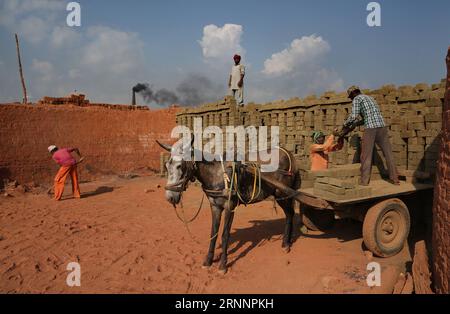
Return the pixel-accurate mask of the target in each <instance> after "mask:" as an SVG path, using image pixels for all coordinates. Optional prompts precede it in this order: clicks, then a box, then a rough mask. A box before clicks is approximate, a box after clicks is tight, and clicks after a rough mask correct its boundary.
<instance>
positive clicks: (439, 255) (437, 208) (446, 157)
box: [432, 47, 450, 294]
mask: <svg viewBox="0 0 450 314" xmlns="http://www.w3.org/2000/svg"><path fill="white" fill-rule="evenodd" d="M446 61H447V87H446V94H445V103H444V110H443V111H444V112H443V115H442V121H443V126H442V136H441V138H440V151H439V161H438V168H437V176H436V187H435V190H434V193H435V194H434V206H433V242H432V243H433V248H432V253H433V279H434V286H435V290H436V292H438V293H447V294H448V293H450V47H449V50H448V54H447V60H446Z"/></svg>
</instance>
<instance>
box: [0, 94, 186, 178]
mask: <svg viewBox="0 0 450 314" xmlns="http://www.w3.org/2000/svg"><path fill="white" fill-rule="evenodd" d="M43 100H44V102H40V103H39V104H37V105H22V104H4V105H0V126H1V127H0V156H1V157H0V183H3V180H5V179H9V180H17V181H18V182H20V183H24V184H26V183H30V182H35V183H39V184H41V183H44V182H45V183H48V184H51V183H52V180H53V177H54V175H55V174H56V171H57V169H58V166H57V165H56V164H55V162H54V161H52V160H51V156H50V155H49V154H48V152H47V147H48V146H49V145H51V144H55V145H57V146H59V147H78V148H79V149H80V151H81V152H82V153H83V154H84V155H85V156H86V160H85V162H84V163H83V164H82V165H81V166H80V167H79V169H80V177H81V178H80V179H81V180H89V179H95V178H98V177H100V176H102V175H107V174H126V173H130V172H134V171H149V172H151V171H157V172H159V166H160V152H161V149H160V147H159V146H158V145H157V144H156V143H155V140H156V139H161V140H163V141H169V140H170V132H171V131H172V128H173V127H174V126H175V125H176V123H175V113H176V111H177V109H176V108H170V109H164V110H148V107H143V108H139V107H132V106H125V105H107V104H104V105H103V104H89V103H85V102H83V103H82V105H80V103H79V102H78V101H76V102H75V105H74V104H70V102H67V98H61V99H60V100H62V101H64V102H62V104H58V105H54V104H48V103H45V98H44V99H43ZM49 100H51V101H55V99H54V98H51V99H50V98H49ZM56 100H58V99H56Z"/></svg>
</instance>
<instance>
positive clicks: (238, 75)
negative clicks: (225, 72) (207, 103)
mask: <svg viewBox="0 0 450 314" xmlns="http://www.w3.org/2000/svg"><path fill="white" fill-rule="evenodd" d="M233 60H234V65H233V67H232V68H231V73H230V78H229V79H228V88H229V90H230V91H229V92H230V95H231V96H233V97H234V99H236V102H237V104H238V105H239V106H243V105H244V76H245V67H244V65H242V64H240V63H241V56H240V55H237V54H236V55H234V57H233Z"/></svg>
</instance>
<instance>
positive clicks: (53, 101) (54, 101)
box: [37, 94, 149, 111]
mask: <svg viewBox="0 0 450 314" xmlns="http://www.w3.org/2000/svg"><path fill="white" fill-rule="evenodd" d="M85 97H86V96H85V95H83V94H72V95H70V96H69V97H48V96H45V97H43V98H42V99H41V100H39V101H38V102H37V104H38V105H41V106H42V105H44V106H45V105H74V106H80V107H93V106H95V107H103V108H108V109H115V110H125V111H126V110H149V107H147V106H131V105H112V104H104V103H91V102H89V100H88V99H86V98H85Z"/></svg>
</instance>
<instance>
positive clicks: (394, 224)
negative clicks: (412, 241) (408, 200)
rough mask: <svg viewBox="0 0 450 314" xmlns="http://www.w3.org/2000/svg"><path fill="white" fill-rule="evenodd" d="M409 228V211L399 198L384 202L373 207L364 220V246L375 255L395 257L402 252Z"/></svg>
mask: <svg viewBox="0 0 450 314" xmlns="http://www.w3.org/2000/svg"><path fill="white" fill-rule="evenodd" d="M409 228H410V218H409V211H408V207H406V205H405V203H403V202H402V201H401V200H399V199H397V198H391V199H388V200H385V201H382V202H380V203H378V204H376V205H374V206H372V207H371V208H370V209H369V210H368V211H367V214H366V217H365V218H364V223H363V239H364V244H365V245H366V247H367V248H368V249H369V250H370V251H372V253H374V254H375V255H378V256H380V257H389V256H393V255H395V254H397V253H398V252H400V251H401V250H402V248H403V246H404V244H405V241H406V240H407V238H408V234H409Z"/></svg>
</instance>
